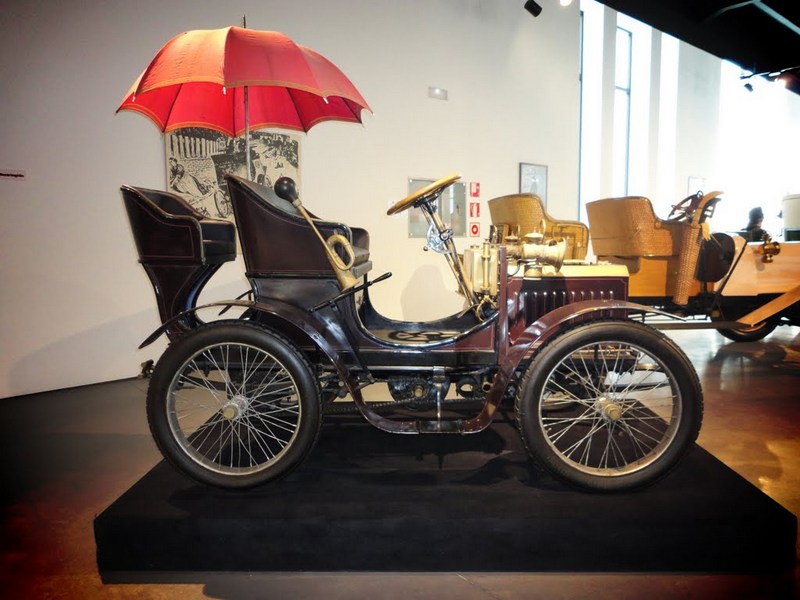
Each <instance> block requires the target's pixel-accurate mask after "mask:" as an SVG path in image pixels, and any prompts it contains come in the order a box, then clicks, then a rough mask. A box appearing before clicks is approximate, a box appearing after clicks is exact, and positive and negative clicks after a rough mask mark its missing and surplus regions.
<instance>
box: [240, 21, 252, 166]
mask: <svg viewBox="0 0 800 600" xmlns="http://www.w3.org/2000/svg"><path fill="white" fill-rule="evenodd" d="M242 28H243V29H247V15H242ZM247 87H248V86H246V85H245V86H244V153H245V165H247V179H248V180H249V179H250V177H251V175H250V173H251V171H250V99H249V97H248V90H247Z"/></svg>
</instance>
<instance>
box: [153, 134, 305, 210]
mask: <svg viewBox="0 0 800 600" xmlns="http://www.w3.org/2000/svg"><path fill="white" fill-rule="evenodd" d="M164 139H165V141H166V158H167V190H168V191H170V192H174V193H177V194H178V195H180V196H181V197H183V198H184V199H185V200H186V201H187V202H189V204H191V205H192V206H193V207H194V208H195V209H196V210H198V211H200V212H201V213H203V214H204V215H207V216H209V217H212V218H220V219H228V220H230V221H233V209H232V207H231V200H230V196H229V195H228V188H227V184H226V183H225V177H224V175H225V173H233V174H234V175H239V176H241V177H247V178H248V179H250V180H251V181H256V182H258V183H261V184H262V185H266V186H270V187H271V186H272V185H273V184H274V182H275V180H277V179H278V178H279V177H282V176H287V177H291V178H292V179H294V180H295V183H297V184H298V187H299V185H300V167H299V166H300V160H299V159H300V136H299V135H292V134H287V133H276V132H271V131H253V132H251V133H250V174H249V177H248V174H247V161H246V159H245V156H246V155H245V140H244V137H243V136H241V137H237V138H229V137H228V136H226V135H224V134H222V133H219V132H216V131H213V130H211V129H203V128H200V127H187V128H184V129H176V130H175V131H172V132H170V133H168V134H166V135H165V136H164Z"/></svg>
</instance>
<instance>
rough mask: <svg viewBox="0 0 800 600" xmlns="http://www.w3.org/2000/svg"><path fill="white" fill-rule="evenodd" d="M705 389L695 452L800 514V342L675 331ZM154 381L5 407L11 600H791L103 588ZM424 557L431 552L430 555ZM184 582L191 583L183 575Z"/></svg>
mask: <svg viewBox="0 0 800 600" xmlns="http://www.w3.org/2000/svg"><path fill="white" fill-rule="evenodd" d="M672 335H673V337H674V338H675V339H676V340H677V341H678V343H679V344H680V345H681V347H682V348H683V349H684V351H686V353H687V354H688V355H689V357H690V358H691V360H692V362H693V363H694V365H695V367H696V369H697V370H698V373H699V375H700V379H701V381H702V384H703V389H704V392H705V400H706V410H705V420H704V424H703V429H702V431H701V434H700V439H699V444H700V445H701V446H703V447H704V448H705V449H706V450H708V451H709V452H711V453H712V454H713V455H715V456H716V457H717V458H719V459H720V460H722V461H723V462H724V463H726V464H727V465H728V466H730V467H731V468H733V469H734V470H736V471H737V472H738V473H739V474H740V475H742V477H744V478H746V479H747V480H748V481H749V482H751V483H752V484H753V485H755V486H757V487H758V488H759V489H761V490H762V491H763V492H764V493H766V494H768V495H769V496H771V497H772V498H774V499H775V500H777V501H778V502H779V503H780V504H782V505H783V506H785V507H786V508H788V509H789V510H790V511H792V512H793V513H795V514H800V334H799V332H798V329H797V328H780V329H778V330H777V331H776V332H775V333H773V334H772V335H771V336H770V337H768V338H767V339H766V340H764V341H762V342H758V343H748V344H733V343H730V342H728V341H727V340H725V339H724V338H722V337H720V336H719V335H718V334H717V333H716V332H713V331H691V332H679V333H674V334H672ZM145 393H146V381H142V380H129V381H120V382H111V383H105V384H99V385H94V386H87V387H82V388H74V389H70V390H62V391H57V392H50V393H46V394H35V395H30V396H24V397H17V398H9V399H4V400H0V403H2V407H3V408H4V409H5V410H3V411H2V412H1V413H0V440H1V441H0V449H1V450H2V456H3V477H2V491H0V498H2V511H3V518H2V529H0V540H2V544H1V545H0V552H1V554H2V559H1V561H0V597H2V598H25V599H28V598H169V599H174V598H204V597H205V598H276V599H291V598H326V599H336V598H365V599H370V598H382V599H386V598H398V599H400V598H402V599H404V600H405V599H408V598H443V599H450V598H453V599H455V598H458V599H459V600H472V599H476V600H497V599H500V598H502V599H522V598H525V599H528V598H548V599H549V598H615V599H626V598H631V599H633V598H636V599H638V598H645V597H646V598H688V597H692V598H703V599H713V598H721V599H722V598H724V599H729V598H748V599H750V598H793V597H800V596H798V595H797V594H796V593H795V589H796V586H797V585H798V583H800V580H799V579H798V576H797V569H795V572H794V573H786V574H781V575H773V576H763V575H761V576H756V575H748V574H741V573H739V574H736V573H731V574H690V575H689V574H679V573H675V574H663V573H660V574H641V573H637V574H625V573H604V574H597V573H594V574H575V573H564V574H535V573H518V574H507V573H502V574H492V573H434V574H430V573H413V574H408V573H392V572H391V565H390V564H389V565H386V572H385V573H299V574H298V573H252V574H241V573H238V574H230V573H197V574H196V575H195V576H194V577H193V581H194V583H188V584H186V583H184V584H180V585H178V584H174V583H170V582H169V578H168V577H165V580H164V582H163V583H151V584H147V585H140V584H136V585H132V584H128V585H104V584H103V583H102V582H101V580H100V577H99V575H98V572H97V565H96V560H95V544H94V536H93V531H92V522H93V519H94V517H95V516H96V515H97V514H98V513H99V512H101V511H102V510H103V509H104V508H106V507H107V506H108V505H109V504H111V503H112V502H113V501H114V500H115V499H116V498H117V497H119V495H121V494H122V493H123V492H124V491H125V490H127V489H128V488H129V487H130V486H131V485H132V484H133V483H135V482H136V481H137V480H138V479H139V478H140V477H141V476H142V475H144V474H145V473H146V472H147V471H148V470H150V469H151V468H152V467H153V466H154V465H155V464H156V463H157V462H159V460H160V456H159V454H158V451H157V450H156V448H155V445H154V444H153V442H152V440H151V438H150V435H149V432H148V431H147V424H146V420H145V415H144V396H145ZM421 551H424V549H421ZM184 579H185V578H184Z"/></svg>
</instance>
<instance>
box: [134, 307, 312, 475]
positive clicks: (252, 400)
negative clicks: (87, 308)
mask: <svg viewBox="0 0 800 600" xmlns="http://www.w3.org/2000/svg"><path fill="white" fill-rule="evenodd" d="M147 418H148V421H149V423H150V430H151V432H152V434H153V437H154V438H155V441H156V443H157V445H158V447H159V449H160V450H161V452H162V454H163V455H164V457H165V458H166V459H167V460H168V461H169V462H170V463H172V464H173V465H174V466H175V467H177V468H178V469H179V470H180V471H182V472H184V473H185V474H187V475H189V476H190V477H192V478H193V479H195V480H197V481H200V482H202V483H206V484H210V485H215V486H220V487H226V488H246V487H252V486H256V485H260V484H262V483H266V482H267V481H270V480H273V479H275V478H277V477H280V476H282V475H285V474H286V473H288V472H289V471H290V470H292V469H293V468H294V467H296V466H297V465H299V464H300V463H301V462H302V461H303V459H304V458H305V457H306V456H307V455H308V454H309V452H310V451H311V449H312V448H313V446H314V444H315V442H316V440H317V437H318V434H319V429H320V420H321V407H320V393H319V386H318V384H317V381H316V379H315V378H314V377H313V375H312V369H311V367H310V366H309V364H308V362H307V361H306V359H305V358H304V357H303V355H302V354H301V353H300V351H299V350H297V348H295V347H294V345H293V344H292V343H291V342H289V341H288V340H286V339H284V338H283V337H281V336H279V335H278V334H276V333H273V332H270V331H267V330H265V329H263V328H260V327H257V326H255V325H252V324H249V323H243V322H235V321H225V322H217V323H211V324H208V325H205V326H203V327H201V328H199V329H197V330H196V331H195V332H194V333H191V334H189V335H187V336H185V337H184V338H182V339H180V340H179V341H177V342H176V343H174V344H172V345H171V346H170V347H169V348H168V349H167V351H166V352H165V353H164V355H163V356H162V358H161V360H159V362H158V364H157V365H156V367H155V369H154V371H153V377H152V379H151V382H150V388H149V390H148V395H147Z"/></svg>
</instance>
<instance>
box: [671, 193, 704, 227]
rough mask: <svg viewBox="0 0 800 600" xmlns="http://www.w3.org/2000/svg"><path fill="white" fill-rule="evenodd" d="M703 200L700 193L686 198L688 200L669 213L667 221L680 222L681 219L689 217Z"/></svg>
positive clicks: (682, 201) (684, 200)
mask: <svg viewBox="0 0 800 600" xmlns="http://www.w3.org/2000/svg"><path fill="white" fill-rule="evenodd" d="M701 198H702V194H700V193H699V192H698V193H696V194H692V195H690V196H686V198H684V199H683V200H681V201H680V202H678V203H677V204H676V205H675V206H673V207H672V210H671V211H669V214H668V215H667V221H680V220H681V219H685V218H686V217H688V216H689V214H690V213H691V212H693V211H694V210H695V209H696V208H697V203H698V201H699V200H700V199H701ZM687 204H688V206H687ZM673 215H674V216H673Z"/></svg>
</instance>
